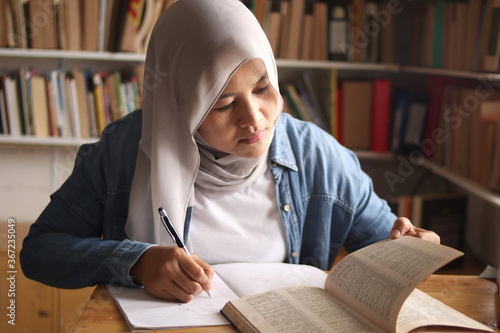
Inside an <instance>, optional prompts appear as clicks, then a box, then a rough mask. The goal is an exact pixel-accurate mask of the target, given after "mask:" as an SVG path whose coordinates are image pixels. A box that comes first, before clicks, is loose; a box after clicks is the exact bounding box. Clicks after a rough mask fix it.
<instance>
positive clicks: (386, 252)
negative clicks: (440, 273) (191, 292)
mask: <svg viewBox="0 0 500 333" xmlns="http://www.w3.org/2000/svg"><path fill="white" fill-rule="evenodd" d="M461 255H462V253H461V252H460V251H457V250H455V249H452V248H449V247H446V246H443V245H439V244H434V243H430V242H427V241H423V240H421V239H418V238H414V237H402V238H399V239H397V240H386V241H381V242H378V243H375V244H372V245H369V246H367V247H365V248H362V249H360V250H358V251H356V252H354V253H352V254H350V255H348V256H346V257H345V258H344V259H342V260H341V261H340V262H339V263H338V264H337V265H336V266H335V267H334V268H333V269H332V270H331V272H330V274H329V275H328V277H327V279H326V282H325V285H324V288H318V287H309V286H292V287H285V288H279V289H275V290H272V291H268V292H264V293H259V294H256V295H252V296H247V297H243V298H239V299H235V300H231V301H229V302H228V303H227V304H226V305H225V306H224V307H223V309H222V310H221V312H222V313H223V314H224V315H225V316H226V318H228V319H229V320H230V321H231V322H232V323H233V324H234V325H235V326H236V327H237V328H238V329H240V330H241V331H242V332H292V331H293V332H302V331H303V332H384V331H385V332H409V331H411V330H413V329H415V328H418V327H423V326H431V325H432V326H453V327H462V328H469V329H476V330H480V331H492V330H491V329H490V328H488V327H486V326H484V325H482V324H480V323H479V322H477V321H475V320H472V319H470V318H469V317H467V316H465V315H463V314H462V313H460V312H458V311H456V310H454V309H452V308H450V307H448V306H447V305H445V304H444V303H442V302H440V301H438V300H436V299H434V298H432V297H430V296H428V295H427V294H425V293H423V292H421V291H420V290H418V289H415V286H416V285H417V284H418V283H419V282H420V281H421V280H422V279H424V278H425V277H426V276H428V275H430V274H431V273H432V272H434V271H435V270H436V269H438V268H440V267H441V266H443V265H445V264H446V263H448V262H450V261H452V260H453V259H455V258H457V257H459V256H461Z"/></svg>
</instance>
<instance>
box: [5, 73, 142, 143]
mask: <svg viewBox="0 0 500 333" xmlns="http://www.w3.org/2000/svg"><path fill="white" fill-rule="evenodd" d="M136 72H137V75H136V74H133V75H130V76H129V77H125V75H122V73H120V72H113V73H109V72H97V73H92V72H90V71H82V70H79V69H74V70H72V71H62V70H54V71H50V72H47V73H41V72H37V71H36V70H31V69H25V68H22V69H20V70H19V71H18V72H15V73H13V72H10V73H3V74H2V75H1V82H0V134H4V135H11V136H19V135H32V136H36V137H72V138H95V137H98V136H99V135H100V134H101V133H102V131H103V129H104V127H105V126H106V125H107V124H109V123H110V122H111V121H113V120H116V119H118V118H120V117H122V116H124V115H125V114H127V113H129V112H132V111H133V110H135V109H137V108H139V107H140V106H141V104H142V100H141V95H142V93H141V89H140V88H139V87H141V86H142V85H141V83H140V82H139V80H138V78H139V77H140V78H141V81H142V75H141V72H142V66H141V67H138V68H137V69H136Z"/></svg>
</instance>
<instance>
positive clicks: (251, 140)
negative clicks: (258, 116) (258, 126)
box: [240, 130, 265, 144]
mask: <svg viewBox="0 0 500 333" xmlns="http://www.w3.org/2000/svg"><path fill="white" fill-rule="evenodd" d="M264 132H265V131H264V130H262V131H258V132H257V133H254V134H252V135H250V136H248V137H246V138H245V139H241V140H240V142H242V143H245V144H252V143H256V142H258V141H260V140H262V138H263V137H264Z"/></svg>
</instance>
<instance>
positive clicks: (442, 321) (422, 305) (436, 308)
mask: <svg viewBox="0 0 500 333" xmlns="http://www.w3.org/2000/svg"><path fill="white" fill-rule="evenodd" d="M428 325H440V326H452V327H461V328H473V329H476V330H483V331H486V332H490V331H492V330H491V328H489V327H487V326H485V325H483V324H481V323H479V322H477V321H475V320H473V319H471V318H469V317H467V316H466V315H464V314H463V313H461V312H459V311H457V310H455V309H453V308H451V307H449V306H448V305H446V304H444V303H443V302H440V301H438V300H437V299H435V298H433V297H431V296H429V295H427V294H426V293H424V292H423V291H420V290H418V289H415V290H413V292H412V293H411V294H410V296H408V298H407V299H406V301H405V303H404V304H403V307H402V308H401V312H400V313H399V317H398V321H397V330H396V332H409V331H411V330H413V329H415V328H417V327H422V326H428Z"/></svg>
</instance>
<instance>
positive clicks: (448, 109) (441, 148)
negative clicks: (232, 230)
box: [422, 77, 500, 191]
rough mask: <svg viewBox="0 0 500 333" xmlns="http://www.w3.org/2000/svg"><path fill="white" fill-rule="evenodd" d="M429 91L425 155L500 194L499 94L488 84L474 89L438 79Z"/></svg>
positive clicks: (478, 83) (424, 145) (485, 83)
mask: <svg viewBox="0 0 500 333" xmlns="http://www.w3.org/2000/svg"><path fill="white" fill-rule="evenodd" d="M430 89H431V91H432V94H431V100H430V104H429V116H428V122H427V123H428V129H427V130H426V133H425V137H424V142H423V145H422V150H423V152H424V153H426V154H427V155H429V156H431V158H433V159H434V160H435V161H436V162H438V163H440V164H442V165H443V166H445V167H446V168H447V169H449V170H450V171H453V172H455V173H458V174H460V175H463V176H464V177H467V178H469V179H471V180H473V181H476V182H478V183H480V184H482V185H483V186H485V187H488V188H490V189H493V190H496V191H500V93H499V92H498V91H497V90H496V89H494V87H492V86H490V85H489V83H488V82H487V81H478V82H477V83H476V85H473V86H471V85H470V84H466V85H464V84H460V83H459V82H453V80H446V79H444V78H439V77H436V78H434V79H433V80H431V82H430ZM436 128H438V129H440V130H439V131H441V132H438V131H437V130H435V129H436ZM433 129H434V130H433Z"/></svg>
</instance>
